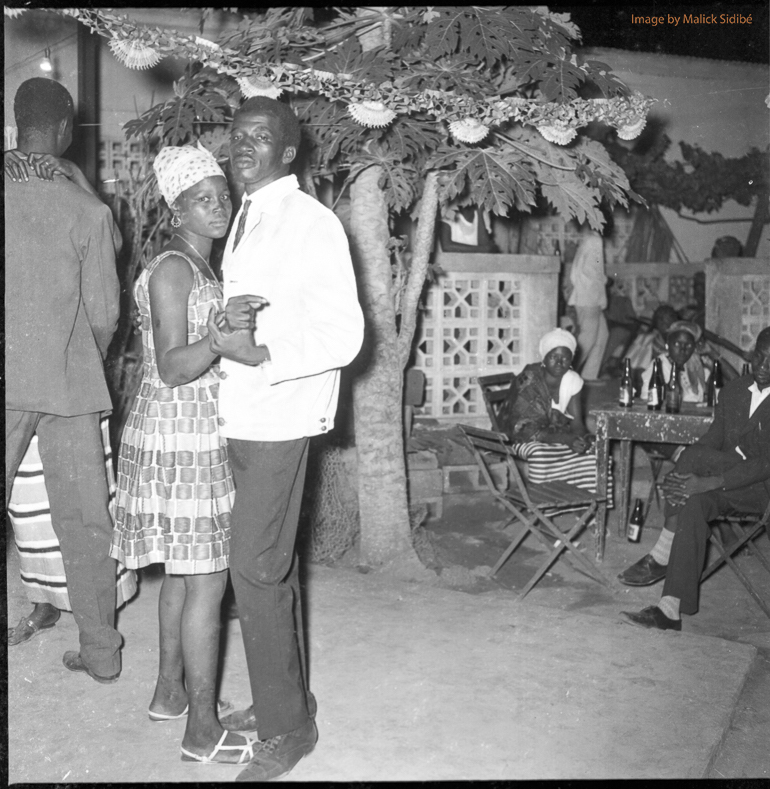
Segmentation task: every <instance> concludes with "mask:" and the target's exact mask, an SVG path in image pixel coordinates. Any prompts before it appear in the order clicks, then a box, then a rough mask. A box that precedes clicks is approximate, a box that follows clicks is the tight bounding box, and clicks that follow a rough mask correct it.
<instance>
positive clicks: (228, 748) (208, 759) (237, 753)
mask: <svg viewBox="0 0 770 789" xmlns="http://www.w3.org/2000/svg"><path fill="white" fill-rule="evenodd" d="M229 734H232V732H229V731H227V730H226V729H225V731H223V732H222V736H221V737H220V738H219V742H218V743H217V744H216V745H215V746H214V750H213V751H212V752H211V753H209V754H207V755H205V756H202V755H201V754H199V753H193V752H192V751H188V750H187V748H185V747H184V746H182V747H181V748H180V750H181V751H182V761H183V762H199V763H200V764H245V763H247V762H250V761H251V760H252V759H253V758H254V743H256V742H258V740H251V739H249V738H248V737H244V738H243V739H244V740H246V742H245V744H244V745H225V744H224V742H225V740H226V739H227V736H228V735H229ZM235 736H236V737H237V736H239V735H235ZM221 755H224V756H226V757H229V758H224V759H220V758H217V757H219V756H221ZM233 757H236V758H233Z"/></svg>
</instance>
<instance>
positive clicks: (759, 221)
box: [743, 190, 770, 258]
mask: <svg viewBox="0 0 770 789" xmlns="http://www.w3.org/2000/svg"><path fill="white" fill-rule="evenodd" d="M768 198H770V194H768V192H767V190H764V191H762V192H760V193H759V194H758V195H757V207H756V210H755V211H754V218H753V219H752V221H751V228H750V229H749V236H748V238H747V239H746V246H745V247H744V248H743V255H744V257H747V258H753V257H755V256H756V254H757V247H758V246H759V239H760V238H761V237H762V228H763V227H764V226H765V224H766V223H767V218H768V209H767V201H768Z"/></svg>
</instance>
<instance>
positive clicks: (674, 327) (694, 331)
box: [666, 321, 703, 343]
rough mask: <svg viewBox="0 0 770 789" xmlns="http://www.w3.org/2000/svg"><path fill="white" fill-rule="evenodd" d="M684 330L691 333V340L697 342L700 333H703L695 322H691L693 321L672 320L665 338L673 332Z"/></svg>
mask: <svg viewBox="0 0 770 789" xmlns="http://www.w3.org/2000/svg"><path fill="white" fill-rule="evenodd" d="M680 331H685V332H687V333H688V334H690V335H692V338H693V340H695V342H696V343H697V342H698V341H699V340H700V338H701V335H702V334H703V329H701V327H700V326H698V324H697V323H693V321H674V322H673V323H672V324H671V325H670V326H669V327H668V331H667V332H666V339H667V340H668V338H669V337H670V336H671V335H672V334H674V333H675V332H680Z"/></svg>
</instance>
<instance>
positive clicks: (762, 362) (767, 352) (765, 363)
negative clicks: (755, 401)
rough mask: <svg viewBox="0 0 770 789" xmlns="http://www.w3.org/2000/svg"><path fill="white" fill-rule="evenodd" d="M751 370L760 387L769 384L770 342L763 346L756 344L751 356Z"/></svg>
mask: <svg viewBox="0 0 770 789" xmlns="http://www.w3.org/2000/svg"><path fill="white" fill-rule="evenodd" d="M751 372H752V373H753V374H754V381H755V382H756V384H757V386H758V387H759V388H760V389H765V388H766V387H768V386H770V344H766V345H765V346H764V347H763V346H760V345H757V349H756V350H755V351H754V354H753V355H752V357H751Z"/></svg>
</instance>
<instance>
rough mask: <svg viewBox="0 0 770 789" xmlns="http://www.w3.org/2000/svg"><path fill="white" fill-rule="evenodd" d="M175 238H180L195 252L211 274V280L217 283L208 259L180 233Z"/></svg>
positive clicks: (175, 234)
mask: <svg viewBox="0 0 770 789" xmlns="http://www.w3.org/2000/svg"><path fill="white" fill-rule="evenodd" d="M174 237H175V238H178V239H179V240H180V241H184V242H185V244H187V246H188V247H190V249H192V251H193V252H195V254H196V255H197V256H198V257H199V258H200V259H201V260H202V261H203V265H204V266H206V268H207V269H208V272H209V274H211V279H213V280H215V281H216V279H217V278H216V275H215V274H214V271H213V269H212V268H211V266H210V264H209V262H208V260H206V258H204V257H203V255H201V253H200V252H198V250H197V249H196V248H195V247H194V246H193V245H192V244H191V243H190V242H189V241H188V240H187V239H186V238H185V237H184V236H180V235H179V233H174Z"/></svg>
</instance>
